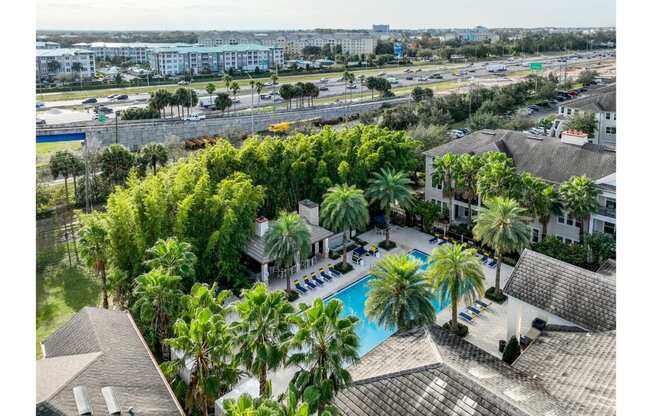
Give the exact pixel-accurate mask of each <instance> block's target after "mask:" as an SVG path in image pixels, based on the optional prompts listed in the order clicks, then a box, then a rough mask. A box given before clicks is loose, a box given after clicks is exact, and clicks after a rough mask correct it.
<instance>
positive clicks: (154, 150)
mask: <svg viewBox="0 0 652 416" xmlns="http://www.w3.org/2000/svg"><path fill="white" fill-rule="evenodd" d="M140 160H141V162H142V163H144V165H145V167H147V166H151V167H152V170H153V171H154V175H156V167H157V166H164V165H165V164H166V163H167V162H168V149H167V148H166V147H165V146H163V145H162V144H161V143H149V144H147V145H145V147H143V148H142V149H141V151H140Z"/></svg>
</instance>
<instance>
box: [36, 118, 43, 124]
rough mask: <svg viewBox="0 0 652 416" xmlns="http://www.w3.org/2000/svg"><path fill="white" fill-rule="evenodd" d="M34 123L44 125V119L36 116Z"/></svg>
mask: <svg viewBox="0 0 652 416" xmlns="http://www.w3.org/2000/svg"><path fill="white" fill-rule="evenodd" d="M36 125H37V126H45V120H43V119H41V118H37V119H36Z"/></svg>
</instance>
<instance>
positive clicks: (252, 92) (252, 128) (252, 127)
mask: <svg viewBox="0 0 652 416" xmlns="http://www.w3.org/2000/svg"><path fill="white" fill-rule="evenodd" d="M245 74H247V76H248V77H249V80H250V81H249V85H250V86H251V103H249V112H250V113H251V135H252V136H253V135H254V79H253V78H252V77H251V75H249V72H245Z"/></svg>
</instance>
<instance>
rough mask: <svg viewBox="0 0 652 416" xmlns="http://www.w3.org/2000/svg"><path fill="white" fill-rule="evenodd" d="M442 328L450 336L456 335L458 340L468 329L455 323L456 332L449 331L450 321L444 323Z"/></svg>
mask: <svg viewBox="0 0 652 416" xmlns="http://www.w3.org/2000/svg"><path fill="white" fill-rule="evenodd" d="M442 328H444V329H445V330H446V331H448V332H449V333H451V334H454V335H457V336H458V337H460V338H464V337H465V336H466V335H467V334H468V333H469V327H467V326H466V325H464V324H461V323H459V322H458V323H457V332H453V331H451V329H450V328H451V323H450V321H448V322H446V323H445V324H444V326H443V327H442Z"/></svg>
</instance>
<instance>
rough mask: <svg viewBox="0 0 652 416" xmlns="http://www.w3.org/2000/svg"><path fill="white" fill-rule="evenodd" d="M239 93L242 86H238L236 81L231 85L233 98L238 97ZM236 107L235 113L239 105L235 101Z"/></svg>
mask: <svg viewBox="0 0 652 416" xmlns="http://www.w3.org/2000/svg"><path fill="white" fill-rule="evenodd" d="M238 91H240V84H238V83H237V82H236V81H233V82H232V83H231V92H233V98H237V97H238ZM233 103H234V106H233V111H235V107H236V106H237V103H236V102H235V100H234V101H233Z"/></svg>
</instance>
